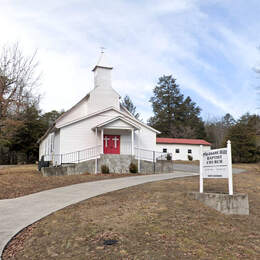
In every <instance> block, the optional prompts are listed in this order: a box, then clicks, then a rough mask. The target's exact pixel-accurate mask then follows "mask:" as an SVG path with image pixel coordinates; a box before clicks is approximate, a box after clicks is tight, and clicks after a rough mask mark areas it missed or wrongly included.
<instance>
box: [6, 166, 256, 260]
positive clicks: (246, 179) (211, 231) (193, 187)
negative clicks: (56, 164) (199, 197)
mask: <svg viewBox="0 0 260 260" xmlns="http://www.w3.org/2000/svg"><path fill="white" fill-rule="evenodd" d="M234 184H235V185H234V190H235V192H240V193H248V194H249V203H250V215H249V216H235V215H234V216H229V215H223V214H221V213H219V212H217V211H215V210H214V209H211V208H208V207H206V206H204V205H203V204H202V203H200V202H199V201H196V200H191V199H189V198H188V197H187V196H185V193H184V191H198V189H199V179H198V177H197V176H196V177H189V178H183V179H173V180H167V181H160V182H154V183H149V184H144V185H139V186H135V187H131V188H128V189H123V190H119V191H116V192H111V193H108V194H105V195H102V196H98V197H95V198H92V199H89V200H86V201H83V202H81V203H78V204H75V205H72V206H69V207H67V208H65V209H63V210H60V211H58V212H56V213H54V214H52V215H50V216H48V217H46V218H44V219H43V220H41V221H39V222H37V223H36V224H35V225H36V226H35V227H33V228H32V230H29V231H28V229H25V230H24V231H23V232H21V233H20V234H19V235H20V236H22V237H23V235H25V234H26V235H25V236H26V238H25V239H22V240H21V239H20V240H19V238H18V239H17V241H16V243H18V244H17V245H19V248H20V250H16V247H15V246H13V247H11V246H8V247H7V249H6V250H5V252H4V255H3V259H4V260H6V259H9V257H8V256H9V255H11V256H12V257H11V259H19V260H20V259H21V260H23V259H39V260H40V259H76V260H80V259H205V260H206V259H229V260H230V259H231V260H232V259H234V260H235V259H236V260H237V259H259V256H260V173H259V169H257V170H255V169H253V170H251V171H249V172H247V173H242V174H237V175H234ZM204 188H205V192H216V191H218V192H227V191H228V186H227V180H215V181H214V180H206V181H205V186H204ZM107 240H113V241H116V242H115V243H114V244H112V245H106V243H104V242H105V241H107ZM9 245H11V244H9ZM17 247H18V246H17Z"/></svg>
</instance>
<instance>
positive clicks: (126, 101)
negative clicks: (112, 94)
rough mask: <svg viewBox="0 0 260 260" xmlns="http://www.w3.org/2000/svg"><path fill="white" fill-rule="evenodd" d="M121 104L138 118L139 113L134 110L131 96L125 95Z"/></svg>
mask: <svg viewBox="0 0 260 260" xmlns="http://www.w3.org/2000/svg"><path fill="white" fill-rule="evenodd" d="M122 105H123V106H124V107H125V108H126V109H127V110H128V111H129V112H130V113H131V114H132V115H133V116H134V117H135V118H136V119H138V120H140V114H139V113H137V112H136V106H135V105H134V104H133V102H132V100H131V98H130V97H129V96H128V95H126V96H125V97H124V99H123V102H122Z"/></svg>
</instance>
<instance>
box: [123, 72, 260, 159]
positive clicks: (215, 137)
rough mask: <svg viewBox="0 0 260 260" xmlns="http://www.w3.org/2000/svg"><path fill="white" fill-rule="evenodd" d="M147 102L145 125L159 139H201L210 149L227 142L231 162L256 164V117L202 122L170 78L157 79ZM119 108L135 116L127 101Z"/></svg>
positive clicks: (259, 148) (259, 136) (259, 125)
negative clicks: (148, 114) (148, 113)
mask: <svg viewBox="0 0 260 260" xmlns="http://www.w3.org/2000/svg"><path fill="white" fill-rule="evenodd" d="M129 100H130V101H129ZM150 102H151V104H152V108H153V113H154V115H153V116H152V117H150V118H149V119H148V124H149V125H150V126H152V127H154V128H155V129H157V130H159V131H160V132H161V134H160V135H159V136H161V137H171V138H191V139H205V140H207V141H208V142H210V143H211V144H212V148H213V149H214V148H221V147H225V146H226V142H227V140H231V142H232V158H233V161H234V162H258V161H260V117H259V116H258V115H255V114H252V115H251V114H249V113H246V114H245V115H242V116H241V117H240V118H239V119H237V120H235V119H234V118H233V116H232V115H230V114H229V113H227V114H226V115H224V116H223V117H221V118H213V119H210V120H207V121H203V119H202V118H201V116H200V113H201V108H200V107H199V106H198V105H197V104H196V103H195V102H194V101H192V99H191V98H190V97H189V96H188V97H186V98H185V97H184V95H183V94H182V93H181V90H180V87H179V85H178V84H177V83H176V79H175V78H173V77H172V75H167V76H165V75H164V76H162V77H160V78H159V81H158V83H157V85H156V86H155V87H154V89H153V96H152V97H151V98H150ZM128 103H131V106H129V105H128ZM123 104H125V106H126V107H127V108H128V110H129V111H130V112H133V114H134V115H135V114H136V107H135V106H134V105H133V103H132V101H131V99H130V98H129V97H127V102H125V100H124V102H123ZM133 108H134V109H133ZM138 117H139V114H138Z"/></svg>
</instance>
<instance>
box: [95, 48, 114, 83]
mask: <svg viewBox="0 0 260 260" xmlns="http://www.w3.org/2000/svg"><path fill="white" fill-rule="evenodd" d="M112 69H113V67H112V66H111V65H110V63H109V62H108V59H107V57H106V55H105V53H104V48H101V53H100V57H99V59H98V62H97V64H96V66H95V67H94V69H93V70H92V71H93V72H94V87H95V88H97V87H105V88H111V87H112V82H111V70H112Z"/></svg>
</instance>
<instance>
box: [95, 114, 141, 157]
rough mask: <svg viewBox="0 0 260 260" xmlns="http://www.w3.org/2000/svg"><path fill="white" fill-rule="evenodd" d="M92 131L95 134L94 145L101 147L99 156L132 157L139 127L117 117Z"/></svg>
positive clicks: (136, 143) (136, 144)
mask: <svg viewBox="0 0 260 260" xmlns="http://www.w3.org/2000/svg"><path fill="white" fill-rule="evenodd" d="M92 129H93V130H94V131H95V132H96V145H101V154H120V155H132V156H134V153H135V147H136V146H138V140H139V138H138V136H139V134H140V127H138V126H136V125H135V124H134V123H133V122H131V121H129V120H128V119H126V118H123V117H121V116H117V117H114V118H112V119H110V120H108V121H105V122H103V123H101V124H99V125H96V126H95V127H93V128H92Z"/></svg>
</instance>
